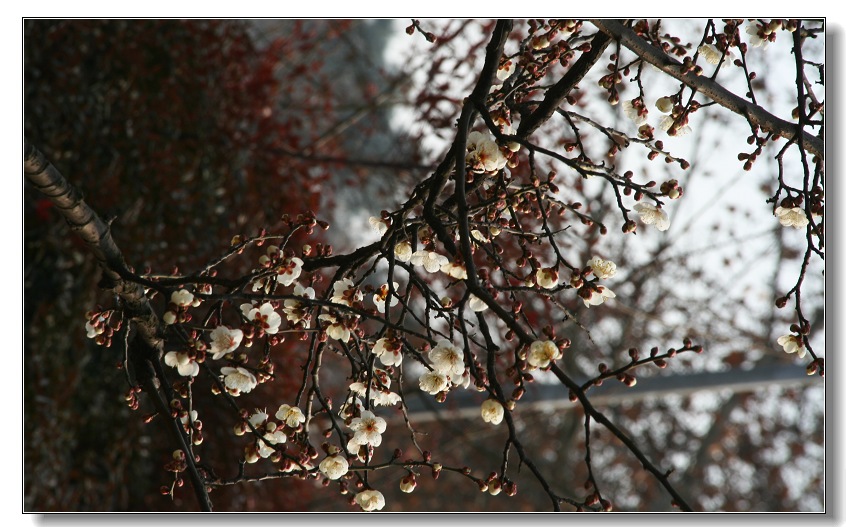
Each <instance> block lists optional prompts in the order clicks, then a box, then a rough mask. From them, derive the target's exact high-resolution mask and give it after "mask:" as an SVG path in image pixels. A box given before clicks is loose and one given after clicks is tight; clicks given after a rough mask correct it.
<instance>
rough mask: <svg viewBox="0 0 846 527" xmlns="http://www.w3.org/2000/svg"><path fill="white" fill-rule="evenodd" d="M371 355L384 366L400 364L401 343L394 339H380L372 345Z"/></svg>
mask: <svg viewBox="0 0 846 527" xmlns="http://www.w3.org/2000/svg"><path fill="white" fill-rule="evenodd" d="M373 354H374V355H376V356H377V357H379V361H380V362H381V363H382V364H384V365H385V366H399V365H400V364H402V341H401V340H399V339H396V338H389V337H382V338H380V339H379V340H377V341H376V344H374V345H373Z"/></svg>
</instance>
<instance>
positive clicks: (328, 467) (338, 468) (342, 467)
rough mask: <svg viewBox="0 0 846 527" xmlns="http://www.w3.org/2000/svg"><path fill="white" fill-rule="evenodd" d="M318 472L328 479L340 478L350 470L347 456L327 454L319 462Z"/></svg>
mask: <svg viewBox="0 0 846 527" xmlns="http://www.w3.org/2000/svg"><path fill="white" fill-rule="evenodd" d="M317 468H319V469H320V472H321V473H322V474H323V475H324V476H326V477H327V478H329V479H332V480H335V479H341V478H342V477H344V476H345V475H346V473H347V472H349V470H350V464H349V462H348V461H347V458H345V457H343V456H339V455H337V454H336V455H334V456H327V457H325V458H324V459H323V461H321V462H320V465H318V467H317Z"/></svg>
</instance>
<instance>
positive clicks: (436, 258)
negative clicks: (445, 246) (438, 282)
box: [411, 249, 449, 273]
mask: <svg viewBox="0 0 846 527" xmlns="http://www.w3.org/2000/svg"><path fill="white" fill-rule="evenodd" d="M411 263H412V265H422V266H423V267H424V268H425V269H426V271H427V272H429V273H437V272H438V271H440V270H441V266H444V265H446V264H448V263H449V258H447V257H446V256H444V255H442V254H438V253H436V252H435V251H426V250H423V249H421V250H419V251H417V252H415V253H414V254H412V255H411Z"/></svg>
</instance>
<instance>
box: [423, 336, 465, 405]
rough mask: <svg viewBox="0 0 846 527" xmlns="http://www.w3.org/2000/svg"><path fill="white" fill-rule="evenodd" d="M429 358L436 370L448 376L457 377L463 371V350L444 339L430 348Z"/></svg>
mask: <svg viewBox="0 0 846 527" xmlns="http://www.w3.org/2000/svg"><path fill="white" fill-rule="evenodd" d="M429 360H431V361H432V366H433V367H434V368H435V371H436V372H438V373H442V374H444V375H446V376H448V377H450V378H458V377H460V376H461V375H462V374H463V373H464V352H463V351H462V350H460V349H458V348H457V347H456V346H455V345H453V343H452V342H450V341H448V340H446V339H442V340H441V341H439V342H438V345H437V346H435V347H434V348H432V350H431V351H430V352H429ZM438 391H440V390H438ZM436 393H437V392H436Z"/></svg>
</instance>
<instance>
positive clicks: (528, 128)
mask: <svg viewBox="0 0 846 527" xmlns="http://www.w3.org/2000/svg"><path fill="white" fill-rule="evenodd" d="M610 43H611V37H609V36H607V35H605V34H604V33H597V34H596V35H595V36H594V37H593V40H592V41H591V43H590V51H588V52H586V53H584V54H582V56H581V57H579V60H577V61H576V62H575V64H573V66H572V67H571V68H570V69H569V70H567V73H565V74H564V76H563V77H561V79H559V80H558V82H556V83H555V84H554V85H553V86H552V87H551V88H550V89H549V90H547V92H546V97H544V99H543V101H541V103H540V104H539V105H538V107H537V108H536V109H535V111H533V112H532V113H531V115H529V116H528V117H526V118H524V119H521V120H520V126H519V128H518V129H517V135H518V136H519V137H521V138H526V137H529V136H530V135H531V134H532V132H534V131H535V130H537V129H538V127H539V126H540V125H542V124H543V123H545V122H546V121H548V120H549V118H550V117H552V116H553V114H555V111H556V110H558V107H559V106H561V103H563V102H564V99H566V98H567V95H569V94H570V92H571V91H572V90H573V88H575V87H576V84H578V83H579V82H580V81H581V80H582V79H583V78H584V77H585V75H587V72H588V71H590V69H591V68H593V65H594V64H596V61H598V60H599V58H600V57H601V56H602V53H603V52H604V51H605V48H607V47H608V44H610Z"/></svg>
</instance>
